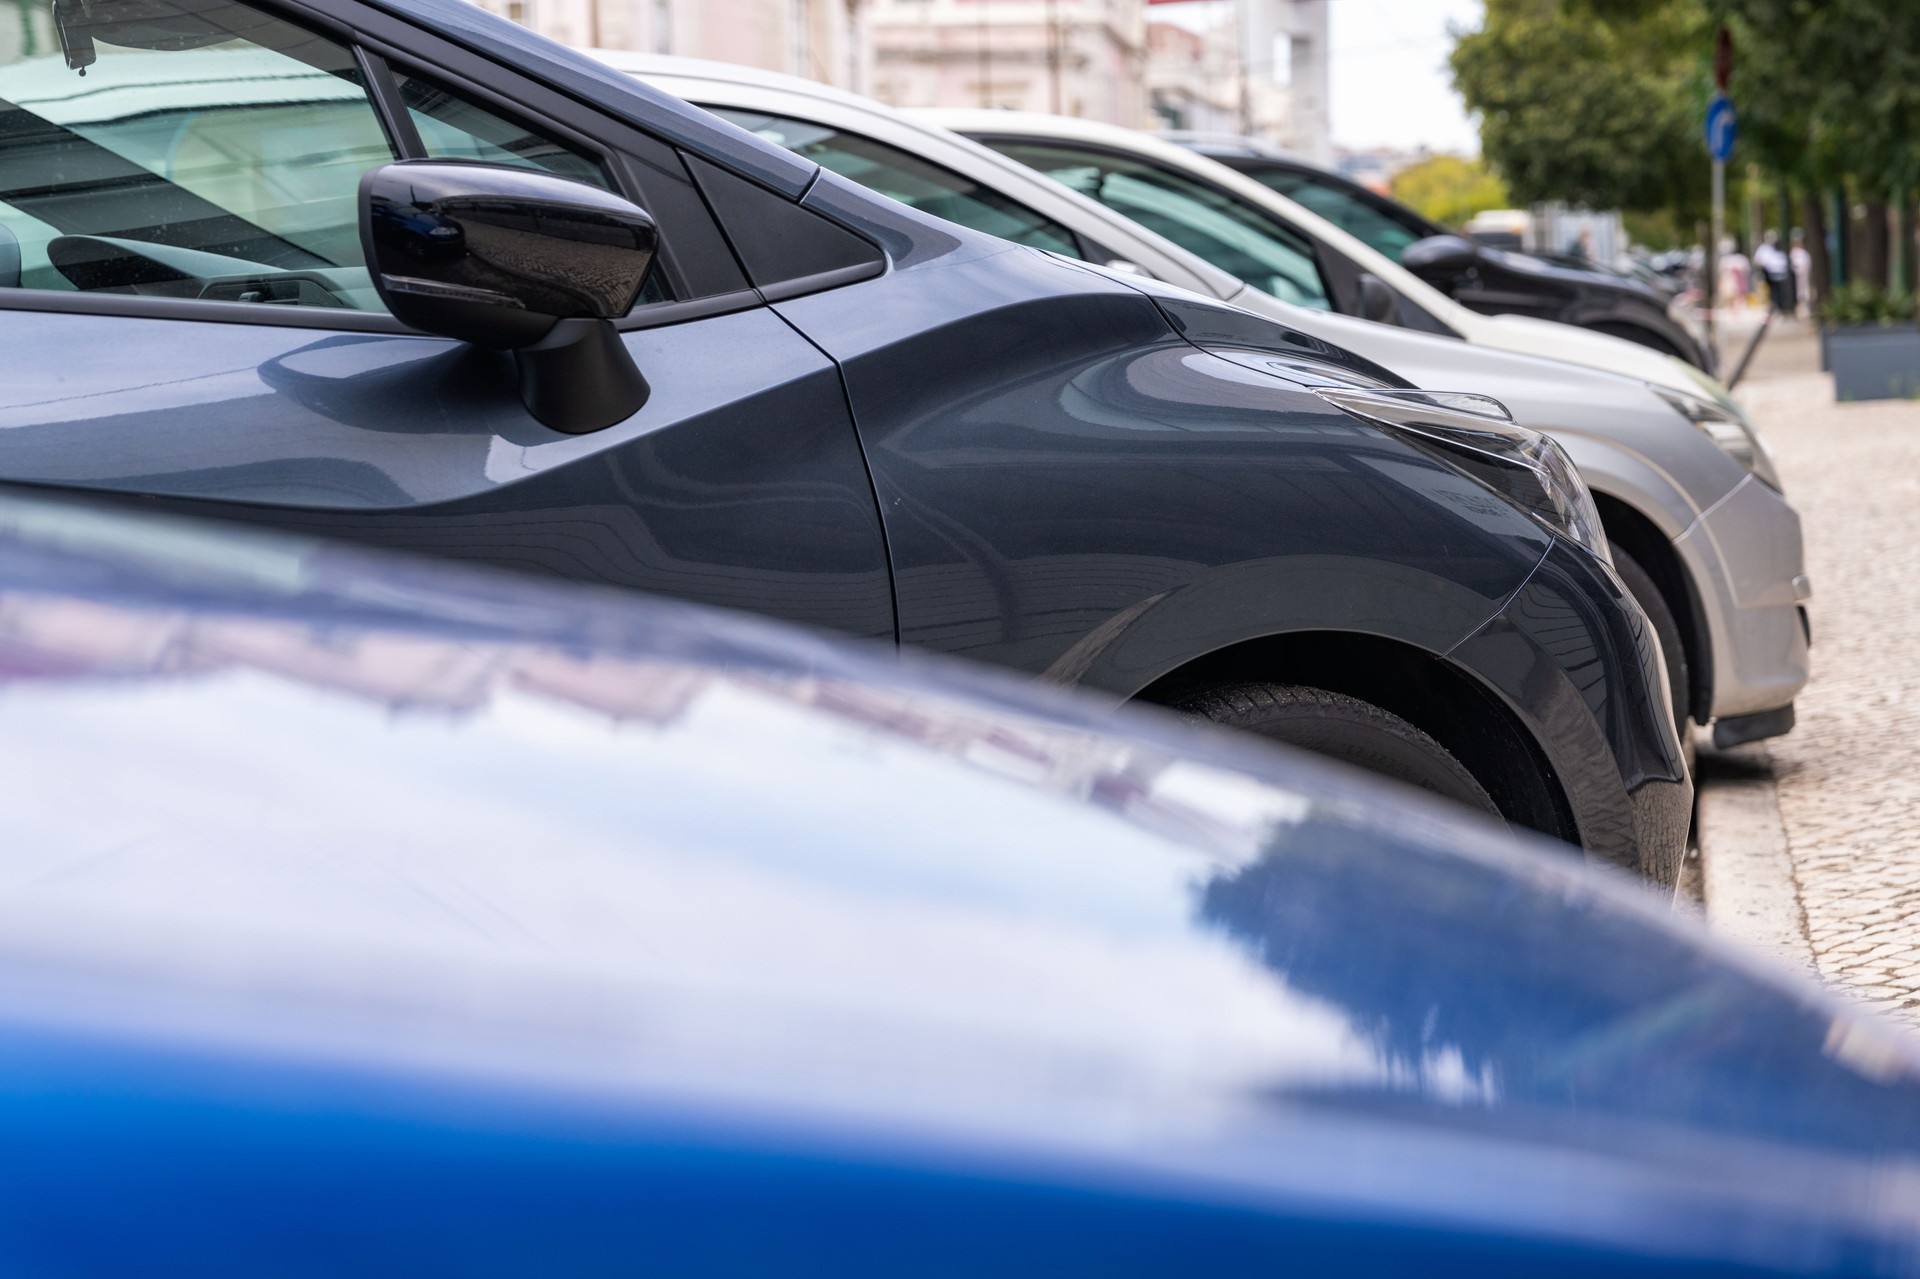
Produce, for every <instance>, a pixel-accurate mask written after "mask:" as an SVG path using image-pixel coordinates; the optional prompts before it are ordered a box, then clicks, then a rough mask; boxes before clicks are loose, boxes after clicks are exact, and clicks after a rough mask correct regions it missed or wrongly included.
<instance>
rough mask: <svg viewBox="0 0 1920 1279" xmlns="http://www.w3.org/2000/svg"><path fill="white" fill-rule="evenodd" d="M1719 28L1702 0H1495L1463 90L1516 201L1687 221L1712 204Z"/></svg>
mask: <svg viewBox="0 0 1920 1279" xmlns="http://www.w3.org/2000/svg"><path fill="white" fill-rule="evenodd" d="M1596 4H1597V5H1598V6H1599V7H1597V8H1596V7H1595V5H1596ZM1712 32H1713V26H1712V19H1711V16H1710V15H1709V13H1708V12H1707V8H1706V0H1668V2H1667V3H1662V4H1658V5H1650V6H1647V7H1645V8H1644V9H1643V8H1641V7H1640V6H1639V5H1637V4H1634V3H1630V2H1629V3H1621V2H1620V0H1588V2H1587V3H1586V4H1580V5H1576V4H1571V3H1562V0H1487V5H1486V17H1485V21H1484V23H1483V25H1482V26H1481V28H1480V30H1478V31H1471V32H1463V33H1458V42H1457V44H1456V45H1455V47H1454V52H1453V57H1452V69H1453V78H1454V86H1455V88H1457V89H1458V90H1459V91H1460V94H1461V96H1462V97H1463V98H1465V99H1466V103H1467V106H1468V107H1469V108H1470V109H1472V110H1474V111H1477V112H1479V113H1480V145H1481V150H1482V152H1483V154H1484V155H1485V156H1486V158H1487V160H1488V162H1489V163H1490V164H1491V165H1492V166H1493V168H1494V169H1495V171H1497V172H1498V173H1499V174H1500V176H1501V177H1502V178H1504V179H1505V180H1506V183H1507V187H1508V189H1509V190H1510V191H1511V192H1512V193H1513V196H1514V198H1515V199H1517V200H1520V201H1522V202H1524V203H1529V204H1531V203H1534V202H1536V201H1544V200H1565V201H1567V202H1569V203H1572V204H1584V205H1587V206H1589V207H1592V208H1598V209H1623V210H1627V211H1630V212H1648V213H1651V212H1667V213H1670V214H1672V215H1674V216H1676V217H1678V218H1680V219H1682V220H1687V219H1690V218H1691V217H1693V216H1695V215H1697V214H1698V213H1700V212H1701V211H1703V210H1704V209H1705V208H1706V204H1707V196H1708V185H1709V184H1708V173H1707V165H1706V162H1705V161H1706V148H1705V144H1704V142H1703V141H1702V132H1701V122H1702V116H1703V112H1704V108H1705V105H1706V100H1707V97H1708V94H1709V93H1710V91H1711V71H1710V67H1709V64H1708V56H1709V55H1710V52H1711V46H1712Z"/></svg>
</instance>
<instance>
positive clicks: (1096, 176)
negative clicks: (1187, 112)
mask: <svg viewBox="0 0 1920 1279" xmlns="http://www.w3.org/2000/svg"><path fill="white" fill-rule="evenodd" d="M984 141H986V142H987V145H989V146H991V147H992V148H993V149H994V150H996V151H998V152H1000V153H1001V154H1003V155H1005V156H1007V157H1008V158H1009V159H1013V160H1018V161H1019V162H1020V163H1022V164H1024V165H1027V166H1029V167H1030V168H1034V169H1038V170H1039V171H1040V172H1042V173H1044V174H1046V175H1047V176H1048V177H1050V178H1052V179H1054V180H1055V181H1056V182H1060V183H1064V184H1065V185H1067V186H1070V187H1072V188H1073V189H1074V190H1076V191H1078V192H1080V194H1082V195H1084V196H1087V197H1089V198H1090V199H1094V200H1098V201H1099V202H1100V203H1102V204H1104V205H1106V206H1107V207H1108V208H1110V209H1112V210H1114V211H1115V212H1116V213H1120V214H1123V215H1125V216H1126V217H1129V218H1132V219H1133V220H1134V221H1135V222H1138V223H1140V224H1141V225H1142V226H1144V227H1146V228H1148V229H1149V230H1151V231H1155V232H1158V233H1159V234H1161V235H1163V236H1165V237H1166V238H1167V239H1169V240H1172V241H1173V242H1174V243H1175V244H1177V245H1179V246H1180V247H1181V248H1183V249H1186V250H1188V251H1189V252H1191V253H1194V254H1197V255H1198V256H1200V257H1202V258H1204V259H1206V260H1207V261H1208V262H1211V263H1212V264H1213V265H1215V266H1217V267H1219V268H1220V269H1221V270H1223V271H1227V272H1230V273H1231V274H1233V275H1236V276H1238V277H1239V278H1241V279H1242V280H1245V281H1246V282H1247V283H1248V284H1251V285H1252V286H1253V287H1254V288H1256V289H1260V290H1261V291H1263V292H1266V293H1271V294H1273V295H1274V296H1275V297H1277V298H1280V299H1281V300H1282V301H1286V302H1294V303H1297V304H1299V305H1301V306H1308V307H1314V308H1316V309H1318V310H1323V311H1324V310H1330V309H1332V305H1333V304H1332V302H1331V300H1330V299H1329V298H1328V296H1327V286H1326V282H1325V281H1324V280H1323V279H1322V278H1321V275H1320V268H1319V266H1318V264H1317V263H1316V261H1315V258H1314V252H1313V245H1312V242H1311V241H1309V240H1307V239H1306V238H1305V237H1304V236H1301V235H1299V234H1298V233H1297V232H1294V231H1292V230H1290V229H1288V228H1286V227H1283V226H1281V225H1280V224H1279V223H1277V222H1275V221H1273V220H1272V219H1270V218H1268V217H1266V216H1265V215H1264V214H1262V213H1261V212H1259V211H1258V210H1257V209H1252V208H1249V207H1247V206H1246V205H1243V204H1241V203H1240V202H1239V201H1238V200H1235V199H1234V198H1233V197H1232V196H1229V195H1227V194H1225V193H1223V192H1220V191H1216V190H1214V189H1213V188H1212V187H1210V186H1207V185H1205V184H1204V183H1201V182H1197V181H1195V180H1193V179H1191V178H1188V177H1185V176H1183V175H1181V174H1179V173H1175V172H1173V171H1172V170H1170V169H1162V168H1160V167H1159V166H1158V165H1154V164H1149V163H1147V162H1145V161H1142V160H1136V159H1133V158H1131V157H1129V156H1121V155H1113V154H1109V153H1107V152H1104V151H1083V150H1080V149H1078V148H1075V147H1066V146H1055V145H1051V144H1047V143H1030V142H1015V141H1007V140H999V139H984Z"/></svg>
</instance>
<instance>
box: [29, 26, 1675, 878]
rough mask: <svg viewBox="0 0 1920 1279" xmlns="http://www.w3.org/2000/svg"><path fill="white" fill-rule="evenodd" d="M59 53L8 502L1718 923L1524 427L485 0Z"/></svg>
mask: <svg viewBox="0 0 1920 1279" xmlns="http://www.w3.org/2000/svg"><path fill="white" fill-rule="evenodd" d="M42 16H43V17H48V18H49V19H50V20H51V21H52V23H53V24H54V25H55V26H56V27H57V28H58V32H59V35H60V40H59V41H58V42H57V43H52V42H50V43H48V44H46V45H45V46H43V47H45V48H48V49H56V50H61V51H62V52H51V53H44V54H41V55H39V56H33V55H30V54H26V53H16V54H14V55H12V56H11V57H10V58H0V100H4V102H5V103H6V104H7V105H6V107H5V110H4V111H0V227H6V228H8V229H9V230H10V231H11V233H12V235H13V236H14V237H15V238H17V239H18V240H19V241H20V245H21V249H22V256H21V267H20V271H19V276H18V279H17V280H15V281H12V283H14V284H16V285H17V286H18V287H12V288H5V287H0V352H4V355H0V368H3V369H4V370H5V374H6V376H5V377H4V378H0V426H3V427H4V428H5V429H0V480H5V481H10V482H13V483H19V484H32V485H37V486H46V487H52V488H59V489H64V490H69V491H75V490H77V491H83V492H86V493H90V494H93V495H95V496H96V497H98V498H101V499H107V500H113V501H117V502H121V503H133V504H137V505H139V506H142V507H144V508H147V509H165V510H170V511H175V512H181V513H189V514H198V515H201V516H206V517H213V518H219V519H226V520H240V521H247V522H251V523H257V524H264V525H271V526H277V527H279V528H282V529H288V530H295V531H298V532H302V533H308V534H315V535H326V536H330V537H334V538H338V539H345V540H351V541H358V542H361V543H367V544H375V545H379V546H385V547H392V548H398V549H404V550H411V551H415V552H422V553H427V554H432V555H438V556H442V557H447V558H452V559H459V560H467V561H476V562H481V563H485V564H491V565H495V566H499V567H503V568H510V569H517V570H521V571H525V572H532V573H541V574H547V575H550V576H554V577H561V578H569V579H574V580H577V581H584V582H591V583H597V584H601V585H604V586H609V587H617V588H624V589H630V590H639V591H647V592H654V593H658V594H664V595H670V596H677V597H681V598H684V599H690V600H694V601H699V602H702V603H708V604H718V605H724V606H727V607H731V608H738V609H745V610H750V611H753V612H757V613H761V614H765V615H769V616H773V617H778V618H782V619H786V620H790V621H797V622H801V623H804V624H806V625H809V626H813V627H818V628H821V629H826V630H832V631H837V632H842V633H845V634H850V635H855V636H861V637H867V638H869V639H872V640H876V641H881V642H884V643H886V644H896V643H897V644H900V645H904V646H910V647H920V648H927V649H935V650H940V651H944V652H948V653H953V654H958V655H961V656H965V657H969V658H973V659H976V660H979V661H984V662H988V663H992V664H996V665H999V666H1003V667H1008V668H1011V669H1013V670H1016V671H1020V672H1024V673H1027V674H1030V675H1032V676H1036V677H1038V678H1040V679H1043V680H1046V681H1050V682H1053V683H1057V684H1063V685H1072V686H1078V687H1082V688H1087V689H1093V690H1098V691H1099V692H1101V693H1103V694H1104V695H1106V696H1107V697H1108V698H1109V699H1110V700H1113V701H1122V700H1138V701H1145V702H1150V703H1157V704H1160V705H1164V706H1168V707H1173V708H1177V709H1179V710H1181V711H1182V712H1184V713H1186V714H1189V715H1193V716H1196V717H1206V718H1211V719H1214V720H1216V721H1219V722H1221V723H1225V724H1229V725H1232V726H1235V727H1239V728H1242V729H1246V730H1250V731H1252V732H1256V733H1264V734H1266V735H1268V736H1270V737H1276V738H1280V739H1282V740H1287V741H1292V742H1296V743H1299V744H1303V745H1307V746H1310V747H1313V748H1315V749H1319V750H1321V751H1323V752H1325V753H1328V754H1331V755H1334V756H1336V757H1339V758H1344V759H1346V760H1349V761H1351V762H1354V763H1358V764H1361V765H1363V766H1367V767H1371V768H1373V769H1375V770H1376V771H1379V772H1383V773H1385V774H1387V775H1389V776H1394V777H1398V778H1400V779H1402V780H1404V781H1407V782H1411V783H1413V784H1416V785H1420V786H1424V787H1426V788H1427V789H1429V790H1432V791H1435V792H1436V793H1439V794H1443V795H1446V796H1449V797H1451V798H1454V799H1457V800H1459V801H1461V802H1464V803H1467V804H1470V805H1474V806H1477V807H1479V808H1480V809H1482V810H1483V811H1486V812H1489V813H1493V814H1497V815H1499V816H1501V817H1504V818H1506V819H1507V820H1509V821H1511V822H1513V823H1516V824H1519V825H1525V826H1530V827H1533V828H1536V829H1539V830H1543V831H1546V832H1548V833H1550V834H1553V835H1556V836H1559V837H1562V838H1564V839H1568V840H1572V841H1576V842H1578V843H1581V844H1583V845H1584V846H1585V847H1586V848H1587V849H1589V850H1590V851H1591V852H1592V853H1594V854H1595V855H1596V856H1600V857H1603V858H1606V859H1610V860H1613V861H1616V862H1618V863H1621V864H1624V865H1626V866H1629V867H1632V868H1634V869H1638V870H1641V871H1643V872H1645V873H1647V874H1649V875H1651V876H1653V877H1654V878H1656V879H1659V880H1661V881H1664V882H1671V881H1672V879H1673V876H1674V873H1675V871H1676V869H1677V866H1678V864H1679V859H1680V855H1681V852H1682V850H1683V847H1684V838H1685V828H1686V825H1687V812H1688V807H1689V801H1690V793H1691V786H1690V783H1689V781H1688V778H1687V773H1686V770H1685V767H1684V765H1683V763H1682V760H1681V754H1680V744H1679V742H1678V739H1677V738H1676V736H1675V734H1674V729H1673V721H1672V717H1671V714H1670V712H1669V708H1668V707H1667V705H1666V700H1665V699H1666V694H1665V688H1666V681H1665V678H1664V674H1663V672H1662V670H1661V667H1660V658H1659V652H1658V646H1657V643H1656V642H1655V641H1654V640H1653V638H1652V637H1651V633H1650V631H1649V628H1648V624H1647V621H1646V617H1645V615H1644V614H1643V613H1642V612H1641V611H1640V610H1639V608H1638V607H1637V606H1636V605H1634V604H1633V602H1632V600H1631V598H1630V597H1629V596H1628V595H1627V593H1626V591H1625V589H1624V588H1623V587H1622V586H1621V585H1620V582H1619V580H1618V578H1616V577H1615V576H1614V574H1613V572H1612V570H1611V568H1610V566H1609V564H1608V562H1607V560H1606V558H1605V556H1606V548H1605V541H1604V535H1603V534H1601V532H1600V530H1599V523H1598V518H1597V516H1596V515H1595V513H1594V509H1593V504H1592V499H1591V496H1590V495H1589V494H1588V493H1587V492H1586V490H1585V488H1584V486H1583V485H1582V484H1581V482H1580V480H1579V479H1578V477H1577V475H1576V474H1575V473H1574V471H1573V469H1572V467H1571V464H1570V463H1568V462H1567V460H1566V457H1565V455H1564V454H1562V453H1561V452H1560V451H1559V448H1558V446H1557V445H1555V444H1553V443H1552V442H1551V441H1550V440H1547V439H1545V438H1544V437H1542V436H1538V435H1536V434H1534V433H1532V432H1529V431H1523V430H1520V429H1518V428H1515V427H1514V426H1513V425H1512V424H1511V423H1510V422H1509V421H1507V420H1506V419H1505V417H1504V415H1503V414H1502V412H1501V411H1500V410H1499V408H1498V406H1497V405H1489V404H1488V403H1487V402H1486V401H1483V400H1477V399H1474V398H1472V397H1464V398H1463V397H1458V396H1451V397H1450V396H1435V395H1431V394H1428V393H1426V392H1421V391H1415V390H1412V389H1411V388H1409V387H1408V385H1407V383H1405V382H1404V381H1403V380H1401V379H1399V378H1397V377H1395V376H1394V375H1393V374H1391V373H1389V372H1388V371H1387V370H1385V369H1382V368H1379V367H1378V366H1375V365H1372V364H1370V363H1369V362H1367V361H1365V360H1363V359H1361V358H1359V357H1357V356H1354V355H1352V354H1351V353H1349V352H1346V351H1343V350H1341V349H1339V348H1337V347H1333V346H1331V345H1329V344H1327V343H1324V342H1321V341H1318V340H1316V339H1313V338H1311V337H1308V336H1306V335H1303V334H1300V333H1297V332H1294V331H1291V330H1289V329H1287V328H1285V327H1283V326H1281V325H1279V324H1276V323H1273V322H1271V321H1267V320H1262V319H1260V318H1258V317H1255V316H1252V315H1249V314H1247V313H1245V312H1241V311H1238V310H1235V309H1233V308H1231V307H1227V306H1224V305H1221V304H1218V303H1212V302H1205V301H1201V300H1200V299H1197V298H1194V297H1192V296H1191V295H1186V294H1176V293H1173V292H1171V291H1164V290H1159V291H1156V290H1155V288H1154V287H1153V286H1151V285H1150V284H1149V283H1147V282H1144V281H1129V280H1125V279H1120V278H1116V277H1113V276H1109V275H1106V274H1102V273H1100V272H1098V271H1095V270H1093V269H1090V268H1088V267H1087V266H1085V265H1084V264H1082V263H1078V262H1072V261H1068V260H1066V259H1063V258H1060V257H1057V256H1055V255H1052V254H1049V253H1046V252H1043V251H1040V250H1038V249H1032V248H1026V247H1023V246H1018V245H1014V244H1011V243H1009V242H1007V241H1004V240H1000V239H997V238H995V237H993V236H989V235H984V234H980V233H978V232H973V231H968V230H966V229H963V228H961V227H958V226H955V225H953V224H952V223H948V222H944V221H941V220H939V219H937V218H933V217H930V216H927V215H925V214H921V213H918V212H915V211H914V210H911V209H908V208H906V207H905V206H903V205H900V204H898V203H895V202H894V201H891V200H888V199H886V198H885V197H882V196H879V195H876V194H874V193H872V192H870V191H867V190H866V189H864V188H862V187H859V186H857V185H855V184H854V183H851V182H848V181H845V180H843V179H841V178H840V177H838V176H837V175H835V174H832V173H829V172H825V171H823V170H822V169H821V168H820V167H819V166H818V165H816V164H814V163H812V162H811V161H808V160H806V159H803V158H801V157H800V156H798V155H795V154H793V153H792V152H789V151H787V150H785V149H783V148H781V147H778V146H776V145H774V144H772V143H769V142H766V141H763V140H761V139H759V138H756V137H754V136H753V135H751V134H748V133H746V132H744V131H742V130H740V129H737V128H735V127H733V126H732V125H729V124H726V123H724V122H723V121H721V120H720V119H718V118H717V117H715V116H712V115H709V114H707V113H705V112H703V111H700V110H697V109H696V108H693V107H691V106H689V105H688V104H686V103H685V102H682V101H680V100H678V99H676V98H672V97H669V96H667V95H665V94H662V93H660V92H658V91H656V90H652V89H649V88H647V87H646V86H644V85H642V84H640V83H638V82H636V81H635V80H633V79H632V78H630V77H628V76H625V75H623V74H621V73H619V72H616V71H613V70H611V69H609V68H607V67H605V66H603V65H601V64H600V63H598V62H595V61H593V60H591V59H589V58H586V57H584V56H582V55H579V54H575V53H573V52H570V51H568V50H566V49H564V48H562V47H560V46H558V45H555V44H553V43H552V42H550V41H546V40H543V39H541V38H539V37H537V36H534V35H531V34H530V33H528V32H526V31H525V30H523V29H522V28H520V27H517V26H515V25H514V24H512V23H510V22H507V21H505V20H503V19H498V18H495V17H492V16H490V15H488V14H487V13H485V12H484V11H482V10H480V9H479V8H477V7H475V6H473V5H470V4H467V3H465V0H283V2H263V3H240V2H239V0H89V3H88V4H86V5H85V6H73V7H71V8H69V7H68V6H66V5H65V4H60V5H57V6H55V7H53V8H52V9H51V10H50V12H49V13H44V14H43V15H42ZM82 70H84V71H85V72H86V73H87V74H86V77H85V78H84V80H83V79H81V78H80V77H79V75H78V72H79V71H82ZM216 144H217V145H216ZM189 161H191V163H189ZM169 175H174V176H169ZM419 228H426V229H427V230H429V231H431V230H433V229H436V228H449V229H451V230H452V231H454V232H457V234H449V235H445V236H439V237H434V239H435V240H437V241H440V242H444V243H445V244H447V245H448V246H457V249H456V248H454V247H449V248H448V250H447V251H446V252H445V253H444V254H442V253H440V252H438V251H435V252H426V251H422V252H414V251H412V249H411V248H410V245H411V244H412V241H413V239H414V238H415V233H416V231H417V229H419ZM76 264H80V265H76ZM288 278H291V279H297V280H298V281H300V284H301V287H300V288H298V289H284V290H276V289H275V288H274V287H273V286H274V284H275V282H276V281H279V280H284V279H288ZM0 283H5V282H0ZM310 299H311V300H310Z"/></svg>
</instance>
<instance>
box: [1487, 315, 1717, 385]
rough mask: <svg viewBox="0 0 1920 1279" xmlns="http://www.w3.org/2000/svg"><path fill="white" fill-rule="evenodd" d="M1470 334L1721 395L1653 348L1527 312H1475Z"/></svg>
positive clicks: (1509, 346) (1507, 348)
mask: <svg viewBox="0 0 1920 1279" xmlns="http://www.w3.org/2000/svg"><path fill="white" fill-rule="evenodd" d="M1469 327H1470V328H1471V330H1472V331H1471V332H1470V333H1469V334H1468V337H1470V338H1471V339H1472V340H1473V341H1475V342H1479V343H1482V344H1484V345H1487V346H1491V347H1496V348H1498V349H1500V350H1503V351H1518V352H1520V353H1521V354H1522V355H1540V356H1545V357H1546V358H1547V359H1550V360H1565V361H1567V362H1568V363H1570V364H1585V365H1588V366H1590V367H1592V368H1596V369H1604V370H1606V371H1607V372H1609V373H1621V374H1625V375H1626V376H1627V377H1635V378H1639V379H1640V380H1641V381H1643V382H1651V383H1653V384H1654V385H1655V386H1664V387H1669V388H1671V389H1673V390H1676V391H1685V392H1687V393H1688V394H1690V395H1699V394H1702V393H1703V388H1704V393H1705V394H1707V395H1709V396H1710V397H1711V398H1714V399H1719V398H1721V397H1722V396H1724V395H1725V392H1724V391H1723V390H1721V389H1720V384H1719V383H1718V382H1716V381H1714V379H1713V378H1711V377H1709V376H1708V375H1707V374H1705V373H1702V372H1701V371H1700V370H1699V369H1696V368H1694V367H1693V366H1692V365H1691V364H1688V363H1687V362H1686V361H1685V360H1680V359H1676V358H1675V357H1673V356H1671V355H1664V354H1662V353H1661V352H1659V351H1655V350H1653V349H1652V348H1651V347H1645V346H1641V345H1640V344H1639V343H1637V342H1629V341H1627V340H1626V339H1625V338H1617V337H1612V336H1610V335H1608V334H1605V333H1596V332H1594V331H1593V330H1592V329H1583V328H1580V327H1578V326H1577V325H1572V324H1560V323H1558V322H1556V321H1554V320H1541V319H1537V318H1535V317H1533V316H1531V315H1479V314H1477V313H1476V314H1475V315H1474V317H1473V321H1472V322H1471V323H1470V326H1469Z"/></svg>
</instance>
